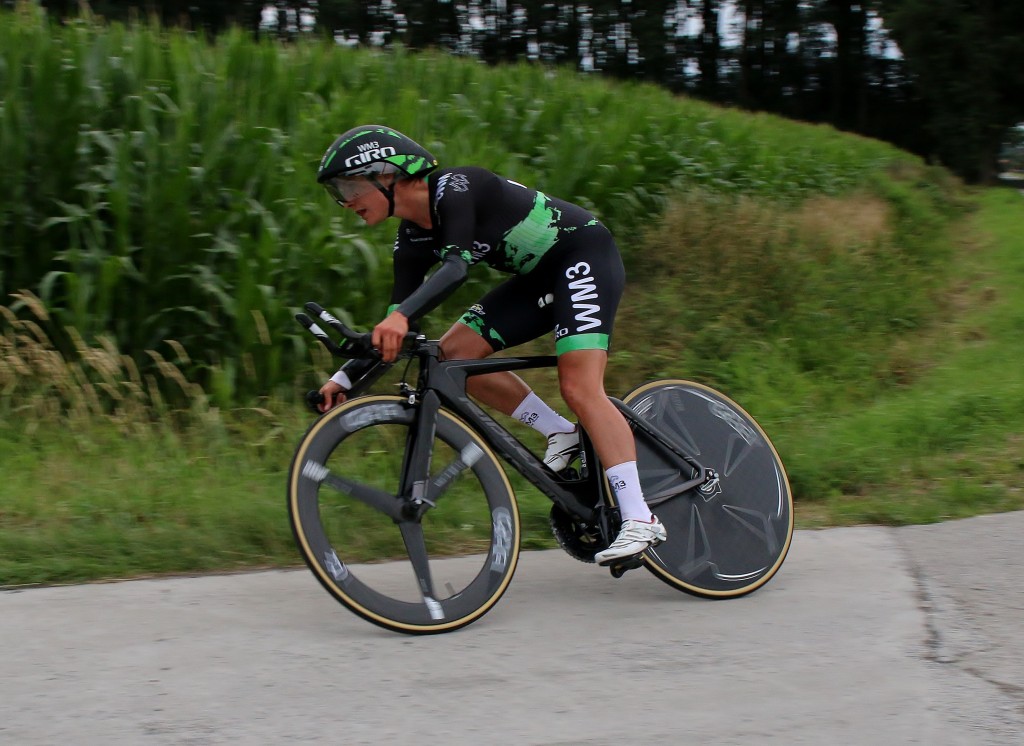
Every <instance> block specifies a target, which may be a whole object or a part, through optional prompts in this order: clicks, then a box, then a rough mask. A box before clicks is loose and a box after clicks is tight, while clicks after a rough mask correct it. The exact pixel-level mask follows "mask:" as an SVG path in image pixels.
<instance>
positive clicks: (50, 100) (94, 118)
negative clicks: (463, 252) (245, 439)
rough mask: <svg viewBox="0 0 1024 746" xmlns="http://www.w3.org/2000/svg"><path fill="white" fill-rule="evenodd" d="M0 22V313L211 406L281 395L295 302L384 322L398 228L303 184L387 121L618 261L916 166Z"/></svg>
mask: <svg viewBox="0 0 1024 746" xmlns="http://www.w3.org/2000/svg"><path fill="white" fill-rule="evenodd" d="M0 19H2V20H0V101H2V104H0V162H3V163H4V165H5V169H4V170H5V178H4V179H3V181H2V183H0V297H3V298H5V299H6V298H7V296H8V294H9V293H11V292H14V291H18V290H21V289H28V290H31V291H32V292H34V293H36V294H37V295H38V296H39V297H40V298H41V299H42V300H43V302H44V303H45V304H46V305H47V307H48V308H50V309H51V312H52V313H53V316H54V324H55V326H59V327H60V328H74V329H76V330H78V332H79V333H80V334H81V335H82V337H83V338H84V339H86V340H92V339H95V338H98V336H99V335H106V336H107V337H109V339H110V340H111V341H112V342H113V344H114V345H115V346H116V347H117V349H119V350H121V351H123V352H125V353H127V354H129V355H131V356H132V357H133V358H134V359H135V362H136V364H138V365H142V366H144V367H145V366H148V363H147V360H146V359H145V357H144V354H143V351H145V350H157V351H160V352H161V354H165V355H168V356H169V355H171V354H172V353H173V351H172V350H169V349H167V348H166V347H165V343H164V340H166V339H174V340H177V341H178V342H179V343H180V344H181V345H182V346H183V347H184V349H186V350H188V352H189V355H190V360H191V363H190V365H189V366H188V368H187V374H188V376H189V378H190V380H195V381H201V382H202V383H203V385H204V386H205V387H206V388H207V389H208V390H209V392H210V394H211V396H213V397H214V398H215V400H216V402H217V403H218V404H220V405H221V406H226V405H228V404H229V403H231V402H233V401H241V400H244V399H245V398H246V397H251V396H253V395H257V394H269V393H271V392H274V391H275V390H276V391H278V392H280V390H281V387H288V386H290V385H291V384H292V383H293V382H294V379H295V377H296V376H297V375H299V373H300V371H301V369H302V365H303V364H304V359H305V352H304V347H305V340H304V339H302V337H301V336H300V334H299V332H298V331H292V327H293V324H292V323H291V320H290V316H291V313H292V311H293V310H294V308H295V307H297V306H299V305H300V304H301V303H302V302H303V301H305V300H308V299H319V300H321V301H323V302H325V303H328V304H330V305H331V306H333V307H335V308H337V309H339V310H340V311H342V312H343V313H345V314H348V315H349V316H350V317H351V318H352V319H353V320H357V321H359V322H361V323H363V324H369V323H372V322H373V321H375V320H376V319H377V317H378V316H379V315H380V313H381V311H382V309H383V306H384V305H385V303H386V295H387V290H388V287H389V285H390V267H389V261H388V259H389V248H390V242H391V236H390V231H391V230H392V229H393V228H392V227H391V226H388V227H384V228H381V229H377V230H363V229H362V228H359V227H357V226H356V224H355V223H354V222H353V221H352V220H350V219H349V218H347V217H344V216H342V214H341V212H340V211H339V210H338V208H337V207H336V206H334V205H333V204H332V203H331V202H330V201H329V199H328V198H327V197H326V196H325V195H324V194H323V193H322V190H320V189H319V188H317V187H316V185H315V184H314V182H313V174H314V172H315V167H316V163H317V160H318V158H319V156H320V154H321V153H322V151H323V149H324V148H325V147H326V145H327V144H328V143H329V142H330V141H331V139H332V138H333V136H334V135H335V134H336V133H337V132H339V131H341V130H344V129H347V128H348V127H350V126H352V125H353V124H356V123H359V122H366V121H371V122H386V123H388V124H391V125H392V126H395V127H397V128H399V129H402V130H404V131H406V132H407V133H408V134H410V135H412V136H414V137H416V138H419V139H420V140H422V141H423V142H424V144H425V145H427V146H428V147H430V148H432V149H434V150H435V151H436V152H437V154H438V155H439V157H440V158H441V160H442V162H443V163H445V164H449V165H455V164H460V163H476V164H480V165H484V166H488V167H491V168H492V169H494V170H497V171H499V172H502V173H504V174H505V175H507V176H509V177H511V178H516V179H519V180H522V181H524V182H528V183H531V184H535V185H537V186H539V187H541V188H543V189H546V190H548V191H549V192H551V193H553V194H557V195H559V196H562V197H565V198H568V199H571V200H575V201H578V202H580V203H582V204H584V205H587V206H588V207H591V208H593V209H594V210H596V211H597V212H598V213H599V214H600V215H601V217H602V218H603V219H604V220H605V221H606V222H607V223H608V224H609V225H610V226H611V227H612V229H613V230H614V231H616V233H617V234H618V235H619V237H620V242H621V243H622V245H623V248H624V251H625V252H626V253H635V252H637V251H638V250H639V249H640V246H639V242H638V240H637V235H638V231H639V229H640V228H641V227H642V226H644V225H645V224H647V223H648V222H649V221H650V220H651V215H652V214H656V213H657V212H658V211H660V209H661V208H662V207H663V205H664V195H666V194H668V193H671V192H676V191H679V190H683V189H688V188H692V187H694V186H700V187H701V188H703V189H706V190H709V191H712V192H715V193H729V194H747V195H771V196H773V197H774V198H776V199H783V200H787V201H799V200H801V199H803V198H806V197H807V196H810V195H815V194H821V193H825V194H838V193H841V192H844V191H846V190H849V189H851V188H854V187H856V186H858V185H864V184H865V183H867V182H870V181H872V180H879V179H882V180H884V179H886V178H888V177H886V176H885V169H886V167H888V166H890V165H891V164H893V163H904V162H907V163H913V161H912V159H909V158H908V157H907V156H905V155H904V154H901V153H899V152H897V151H896V150H894V149H893V148H891V147H888V146H886V145H883V144H880V143H877V142H873V141H868V140H864V139H859V138H852V137H849V136H846V135H840V134H839V133H836V132H835V131H833V130H831V129H828V128H824V127H807V126H800V125H796V124H794V123H790V122H786V121H783V120H780V119H777V118H773V117H769V116H761V115H756V116H750V115H747V114H744V113H740V112H737V111H728V110H721V109H716V108H713V107H711V106H708V105H704V104H700V103H697V102H694V101H689V100H686V99H680V98H674V97H672V96H670V95H669V94H668V93H666V92H664V91H662V90H659V89H657V88H654V87H649V86H642V85H628V84H614V83H610V82H606V81H601V80H597V79H589V80H584V79H581V78H580V77H579V76H578V75H576V74H575V73H572V72H569V71H562V70H552V69H549V68H544V67H539V66H531V65H521V66H510V67H506V68H500V69H497V70H495V69H491V68H486V67H484V66H482V65H479V64H477V63H475V62H473V61H470V60H466V59H459V58H455V57H452V56H448V55H443V54H430V53H427V54H408V53H403V52H401V51H399V52H397V53H387V54H385V53H375V52H366V51H358V50H349V49H340V48H337V47H335V46H332V45H329V44H326V43H319V42H313V41H309V42H302V43H299V44H293V45H286V46H285V45H279V44H276V43H269V42H255V41H253V40H252V39H251V38H250V37H249V36H247V35H246V34H244V33H242V32H232V33H228V34H225V35H223V36H221V37H219V38H218V39H217V40H216V41H215V42H213V43H209V42H207V41H206V40H204V39H202V38H199V37H195V36H192V35H188V34H186V33H184V32H181V31H176V30H175V31H170V30H162V29H159V28H155V27H151V26H143V25H138V26H132V27H130V28H126V27H124V26H120V25H116V24H114V25H101V24H98V23H96V22H92V21H85V20H83V21H79V22H74V23H71V24H68V25H67V26H62V27H58V26H53V25H48V22H47V21H46V20H45V19H44V18H41V17H39V16H37V15H34V14H31V13H27V12H20V13H11V12H7V11H3V12H2V16H0ZM474 283H475V284H473V285H471V286H469V288H468V289H467V290H466V291H465V296H464V297H471V296H472V295H474V294H476V293H477V292H478V291H479V289H480V287H481V276H480V275H479V274H478V275H477V277H476V279H475V280H474ZM54 337H55V338H56V339H57V343H58V345H59V346H61V347H62V348H64V349H67V350H70V349H71V343H70V342H69V341H68V340H66V339H63V338H62V337H61V335H60V334H59V333H56V334H54Z"/></svg>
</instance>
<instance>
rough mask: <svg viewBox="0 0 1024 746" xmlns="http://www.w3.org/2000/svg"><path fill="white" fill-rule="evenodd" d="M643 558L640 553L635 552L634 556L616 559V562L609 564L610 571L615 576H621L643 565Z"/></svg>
mask: <svg viewBox="0 0 1024 746" xmlns="http://www.w3.org/2000/svg"><path fill="white" fill-rule="evenodd" d="M643 564H644V563H643V560H642V559H641V558H640V555H639V554H635V555H633V556H632V557H626V558H625V559H622V560H616V561H615V562H614V564H609V565H607V567H608V570H609V572H611V574H612V577H613V578H621V577H622V576H623V575H625V574H626V573H627V572H629V571H630V570H635V569H637V568H638V567H643Z"/></svg>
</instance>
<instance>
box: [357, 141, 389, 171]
mask: <svg viewBox="0 0 1024 746" xmlns="http://www.w3.org/2000/svg"><path fill="white" fill-rule="evenodd" d="M363 148H367V149H366V150H363ZM359 149H360V150H362V152H361V153H356V154H355V155H352V156H349V157H348V158H346V159H345V168H353V167H354V166H361V165H363V164H364V163H372V162H373V161H381V160H384V159H385V158H388V157H390V156H393V155H398V151H397V150H395V149H394V148H391V147H383V148H382V147H380V145H379V143H376V142H371V143H367V144H366V145H360V146H359Z"/></svg>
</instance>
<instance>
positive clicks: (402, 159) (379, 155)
mask: <svg viewBox="0 0 1024 746" xmlns="http://www.w3.org/2000/svg"><path fill="white" fill-rule="evenodd" d="M435 168H437V159H436V158H434V156H433V155H431V154H430V152H429V151H427V149H426V148H424V147H423V146H421V145H419V144H418V143H416V142H415V141H414V140H411V139H410V138H408V137H406V136H405V135H403V134H402V133H401V132H398V131H397V130H393V129H391V128H390V127H384V126H382V125H379V124H365V125H362V126H360V127H353V128H352V129H350V130H349V131H348V132H346V133H344V134H343V135H340V136H339V137H338V139H337V140H335V141H334V142H333V143H332V144H331V147H329V148H328V149H327V152H326V153H324V157H323V158H322V159H321V160H320V168H319V169H317V174H316V180H317V183H319V184H323V185H324V187H326V188H327V191H328V192H329V193H330V195H331V196H332V197H333V198H334V199H335V200H336V201H337V202H338V203H339V204H342V205H343V204H345V202H346V201H347V200H348V199H352V198H353V196H352V194H353V192H352V191H351V187H352V184H353V182H352V181H348V180H351V179H352V178H353V177H360V176H362V177H366V178H367V179H369V180H370V181H371V182H372V183H373V184H374V185H376V187H377V189H379V190H380V191H381V192H382V193H383V194H384V196H385V197H386V198H387V200H388V205H389V207H390V209H389V211H388V214H389V215H391V214H392V213H393V212H394V209H395V193H394V185H393V184H392V185H391V186H388V187H385V186H383V185H382V184H381V183H380V182H378V181H377V179H376V176H377V175H378V174H395V175H396V176H398V177H399V178H403V177H409V176H423V175H425V174H427V173H429V172H430V171H433V170H434V169H435ZM346 181H347V183H346ZM364 183H365V182H364ZM346 187H348V188H346Z"/></svg>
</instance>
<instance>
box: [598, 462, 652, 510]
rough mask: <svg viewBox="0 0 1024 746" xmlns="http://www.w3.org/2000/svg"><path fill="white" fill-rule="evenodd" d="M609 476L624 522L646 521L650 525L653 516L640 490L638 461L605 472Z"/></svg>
mask: <svg viewBox="0 0 1024 746" xmlns="http://www.w3.org/2000/svg"><path fill="white" fill-rule="evenodd" d="M604 473H605V474H606V475H607V476H608V484H610V485H611V486H612V490H613V491H614V492H615V502H617V503H618V504H619V512H620V513H621V514H622V520H624V521H630V520H632V521H644V522H646V523H650V522H651V520H652V518H653V516H652V515H651V509H650V508H648V507H647V501H646V500H644V493H643V491H642V490H641V489H640V475H639V474H637V471H636V461H627V462H625V463H623V464H619V465H618V466H612V467H610V468H608V469H605V470H604Z"/></svg>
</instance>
